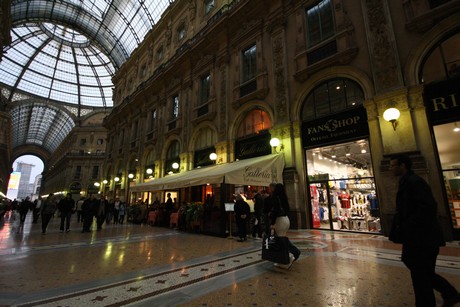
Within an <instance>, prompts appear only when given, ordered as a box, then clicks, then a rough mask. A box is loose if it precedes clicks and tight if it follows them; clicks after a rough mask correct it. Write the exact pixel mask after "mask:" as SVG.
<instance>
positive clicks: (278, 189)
mask: <svg viewBox="0 0 460 307" xmlns="http://www.w3.org/2000/svg"><path fill="white" fill-rule="evenodd" d="M269 206H270V208H269V218H270V228H271V229H272V230H274V231H275V232H276V235H277V236H279V237H285V238H286V241H287V245H288V249H289V253H290V263H289V264H288V265H287V267H286V268H287V269H289V268H290V267H291V265H292V263H293V262H294V261H295V260H297V259H298V258H299V256H300V250H299V249H298V248H297V247H296V246H295V245H294V244H292V242H291V241H290V240H289V238H288V237H287V236H286V233H287V231H288V230H289V227H290V225H291V223H290V221H289V217H288V214H289V202H288V198H287V195H286V190H285V189H284V185H283V184H281V183H277V184H276V185H275V189H274V191H273V192H272V195H271V198H270V203H269ZM275 265H277V264H276V263H275Z"/></svg>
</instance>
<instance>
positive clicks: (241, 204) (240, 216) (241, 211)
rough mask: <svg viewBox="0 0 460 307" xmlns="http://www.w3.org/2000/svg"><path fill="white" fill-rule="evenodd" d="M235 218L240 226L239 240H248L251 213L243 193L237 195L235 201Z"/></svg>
mask: <svg viewBox="0 0 460 307" xmlns="http://www.w3.org/2000/svg"><path fill="white" fill-rule="evenodd" d="M234 210H235V220H236V225H237V227H238V237H239V239H238V242H243V241H246V240H247V235H248V234H247V223H248V218H249V213H250V208H249V204H248V203H247V202H246V201H245V200H244V199H243V196H242V195H241V194H237V195H236V201H235V206H234Z"/></svg>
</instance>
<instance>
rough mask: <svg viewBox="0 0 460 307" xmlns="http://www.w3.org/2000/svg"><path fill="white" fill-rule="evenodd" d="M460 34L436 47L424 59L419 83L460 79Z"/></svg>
mask: <svg viewBox="0 0 460 307" xmlns="http://www.w3.org/2000/svg"><path fill="white" fill-rule="evenodd" d="M459 44H460V33H456V34H454V35H452V36H450V37H449V38H447V39H445V40H443V41H442V42H440V43H439V44H438V45H436V46H435V47H434V48H433V49H432V50H431V52H430V53H429V54H428V55H427V57H426V58H425V59H424V61H423V64H422V69H421V71H420V76H419V79H420V82H421V83H433V82H438V81H444V80H447V79H451V78H458V77H460V52H458V51H457V50H458V46H459Z"/></svg>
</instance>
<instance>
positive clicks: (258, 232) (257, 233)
mask: <svg viewBox="0 0 460 307" xmlns="http://www.w3.org/2000/svg"><path fill="white" fill-rule="evenodd" d="M253 200H254V222H253V225H252V237H253V238H254V239H255V238H257V237H258V238H262V228H261V227H260V225H261V218H262V211H263V210H264V199H263V198H262V195H261V194H260V193H256V194H255V195H254V198H253Z"/></svg>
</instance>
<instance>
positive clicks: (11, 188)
mask: <svg viewBox="0 0 460 307" xmlns="http://www.w3.org/2000/svg"><path fill="white" fill-rule="evenodd" d="M43 168H44V164H43V161H42V160H41V159H40V158H38V157H36V156H33V155H24V156H20V157H19V158H17V159H16V160H15V161H14V163H13V172H12V173H11V175H10V180H9V183H8V191H7V197H8V198H9V199H21V200H22V199H25V198H26V197H27V196H29V197H30V198H31V199H32V200H34V199H35V198H37V197H38V194H39V193H40V185H41V173H42V172H43Z"/></svg>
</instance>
